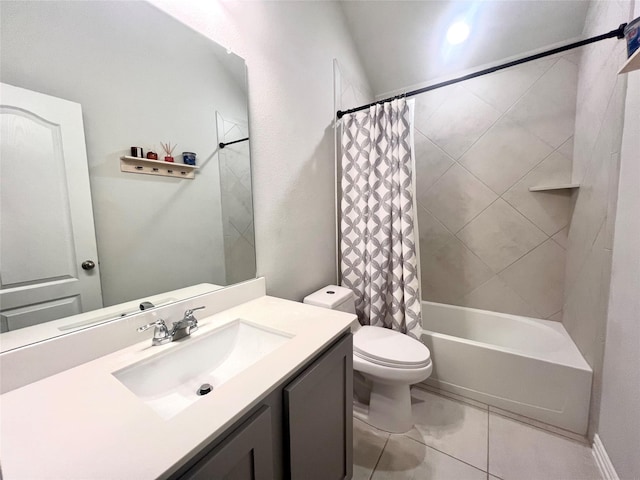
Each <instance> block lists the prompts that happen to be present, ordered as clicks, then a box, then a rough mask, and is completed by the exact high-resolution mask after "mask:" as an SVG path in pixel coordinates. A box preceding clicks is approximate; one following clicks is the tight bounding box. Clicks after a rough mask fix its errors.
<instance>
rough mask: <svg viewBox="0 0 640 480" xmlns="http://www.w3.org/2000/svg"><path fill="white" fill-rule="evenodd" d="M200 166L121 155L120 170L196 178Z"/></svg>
mask: <svg viewBox="0 0 640 480" xmlns="http://www.w3.org/2000/svg"><path fill="white" fill-rule="evenodd" d="M198 168H200V167H196V166H195V165H185V164H184V163H177V162H165V161H163V160H150V159H148V158H139V157H130V156H128V155H123V156H122V157H120V171H121V172H128V173H144V174H146V175H161V176H163V177H178V178H189V179H193V178H195V171H196V170H197V169H198Z"/></svg>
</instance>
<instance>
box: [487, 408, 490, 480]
mask: <svg viewBox="0 0 640 480" xmlns="http://www.w3.org/2000/svg"><path fill="white" fill-rule="evenodd" d="M490 422H491V409H490V408H489V405H487V480H488V479H489V470H490V469H489V448H490V445H491V439H490V438H489V436H490V435H491V432H490Z"/></svg>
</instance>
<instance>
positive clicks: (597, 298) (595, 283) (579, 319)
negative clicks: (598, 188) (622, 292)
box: [563, 224, 611, 365]
mask: <svg viewBox="0 0 640 480" xmlns="http://www.w3.org/2000/svg"><path fill="white" fill-rule="evenodd" d="M604 244H605V226H604V224H603V226H602V228H601V229H600V231H599V232H598V236H597V237H596V241H595V242H594V244H593V247H592V248H591V249H590V250H589V254H588V256H587V259H586V261H585V262H584V265H583V267H582V269H581V270H580V272H579V275H578V277H577V279H576V282H575V284H574V285H573V286H572V288H571V291H570V292H568V294H567V298H566V301H565V306H564V320H563V322H564V326H565V328H566V329H567V331H568V332H569V334H570V335H571V337H572V338H573V341H574V342H575V343H576V345H577V346H578V348H579V349H580V352H581V353H582V355H583V356H584V358H585V360H586V361H587V362H588V363H589V365H594V360H595V358H596V355H597V352H598V350H599V348H600V345H599V343H598V342H599V339H600V338H601V335H600V332H599V328H601V319H602V318H605V317H606V314H607V306H608V300H609V288H608V285H609V276H610V273H611V272H610V270H607V269H606V268H605V267H607V266H610V262H609V261H608V260H610V258H611V251H610V250H606V249H605V248H604Z"/></svg>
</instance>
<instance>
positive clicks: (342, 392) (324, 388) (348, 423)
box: [284, 338, 353, 480]
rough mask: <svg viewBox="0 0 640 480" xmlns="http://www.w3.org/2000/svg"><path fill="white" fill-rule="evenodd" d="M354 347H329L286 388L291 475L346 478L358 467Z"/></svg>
mask: <svg viewBox="0 0 640 480" xmlns="http://www.w3.org/2000/svg"><path fill="white" fill-rule="evenodd" d="M352 372H353V347H352V344H351V338H349V341H342V342H340V343H338V344H336V345H334V346H333V347H332V348H330V349H329V351H327V352H326V353H325V354H324V355H323V357H322V358H321V359H320V360H319V361H317V362H315V363H314V364H313V365H311V366H310V367H309V368H307V369H306V370H305V371H304V372H302V373H301V374H300V375H298V377H297V378H296V379H295V380H293V381H292V382H291V383H289V384H288V385H287V386H286V387H285V388H284V412H285V432H286V433H287V435H286V442H285V443H286V445H287V447H286V453H288V458H289V462H288V466H289V473H290V476H289V478H291V479H296V480H297V479H304V480H315V479H317V480H344V479H349V478H351V475H352V471H353V460H352V451H353V448H352V435H353V410H352V408H353V407H352V406H353V373H352Z"/></svg>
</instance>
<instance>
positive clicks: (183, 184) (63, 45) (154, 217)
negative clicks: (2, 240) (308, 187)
mask: <svg viewBox="0 0 640 480" xmlns="http://www.w3.org/2000/svg"><path fill="white" fill-rule="evenodd" d="M1 22H2V23H1V41H2V52H1V55H2V57H1V61H2V71H1V73H0V80H1V81H2V82H3V83H6V84H9V85H14V86H17V87H21V88H24V89H28V90H32V91H34V92H39V93H43V94H46V95H51V96H54V97H58V98H60V99H64V100H69V101H72V102H76V103H78V104H80V105H81V107H82V119H83V121H84V131H85V138H86V153H87V161H88V166H89V179H90V185H91V197H92V203H93V214H94V222H95V233H96V239H97V247H98V258H97V261H99V269H100V279H101V289H102V301H103V306H105V307H106V306H110V305H115V304H120V303H122V302H126V301H129V300H133V299H143V298H145V297H147V296H151V295H154V294H158V293H161V292H167V291H173V290H176V289H181V288H184V287H189V286H192V285H196V284H202V283H207V284H213V285H229V284H231V283H235V282H238V281H242V280H246V279H248V278H253V277H254V276H255V253H254V248H253V210H252V205H251V175H250V166H249V144H248V142H244V143H243V144H238V145H237V148H236V149H234V151H235V152H236V153H237V152H240V153H239V154H238V155H239V156H240V158H241V160H242V161H241V162H240V164H239V165H238V166H233V165H231V162H232V161H233V158H231V157H230V156H231V155H233V154H234V151H232V150H231V148H230V149H229V151H227V152H225V165H224V168H222V166H221V165H219V161H218V160H219V154H218V150H219V149H218V143H219V142H220V141H230V140H232V139H231V138H229V135H232V134H233V133H234V132H228V135H226V136H225V135H224V134H225V132H224V131H220V129H219V127H218V125H217V119H216V114H217V112H219V113H220V115H222V116H223V117H224V118H228V119H234V121H236V122H237V123H238V125H244V127H243V128H244V131H243V132H242V134H243V135H245V134H246V136H248V127H247V124H248V121H247V89H246V70H245V64H244V60H242V59H241V58H240V57H237V56H236V55H234V54H229V53H228V52H227V51H226V49H224V48H223V47H221V46H219V45H217V44H215V43H213V42H211V41H210V40H209V39H206V38H205V37H203V36H201V35H200V34H198V33H196V32H194V31H192V30H190V29H189V28H187V27H186V26H184V25H183V24H181V23H179V22H177V21H176V20H175V19H173V18H171V17H169V16H167V15H166V14H164V13H163V12H161V11H159V10H157V9H156V8H155V7H153V6H151V5H149V4H147V3H145V2H129V1H123V2H112V1H108V2H107V1H92V2H66V1H51V2H22V1H15V2H14V1H6V2H2V19H1ZM221 136H222V137H221ZM160 142H171V143H172V144H177V149H176V151H175V152H174V156H175V157H176V162H181V161H182V159H181V155H180V152H182V151H190V152H196V153H197V166H198V167H199V169H198V170H197V173H196V176H195V178H194V179H193V180H185V179H179V178H168V177H160V176H151V175H141V174H131V173H125V172H121V171H120V160H119V158H120V156H122V155H128V154H129V148H130V147H131V146H139V147H142V148H143V149H144V151H145V153H146V152H147V151H149V150H153V151H154V152H157V153H158V157H159V158H160V159H162V158H163V156H164V155H163V152H162V147H161V145H160ZM234 147H235V145H234ZM220 157H221V158H222V155H220ZM25 161H28V159H25ZM34 174H37V169H34ZM240 186H241V187H242V188H239V187H240ZM69 189H73V185H69ZM234 192H236V193H237V195H236V196H235V198H234V197H233V195H232V193H234ZM238 192H240V193H238ZM221 197H222V198H221ZM225 199H226V202H225ZM225 209H229V211H225ZM238 212H240V213H238ZM240 218H241V219H242V223H241V224H240V225H236V231H235V232H232V231H230V229H229V227H228V225H229V224H230V223H233V221H234V219H240ZM32 227H33V232H34V233H35V234H37V232H38V229H37V226H32ZM2 231H5V229H4V228H3V230H2ZM239 239H241V241H240V240H239ZM23 253H24V252H23ZM5 256H6V253H5ZM234 258H235V259H238V260H242V262H241V263H239V267H238V268H235V267H234V265H235V260H234ZM76 260H77V261H76V263H77V265H76V267H77V268H78V269H80V263H81V262H82V261H83V260H85V259H76ZM10 288H12V286H11V285H8V286H5V285H2V290H0V292H1V293H2V294H5V293H6V292H7V291H8V290H9V289H10ZM3 309H4V307H3ZM78 313H79V312H78ZM4 314H5V312H4V310H3V316H4Z"/></svg>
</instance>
